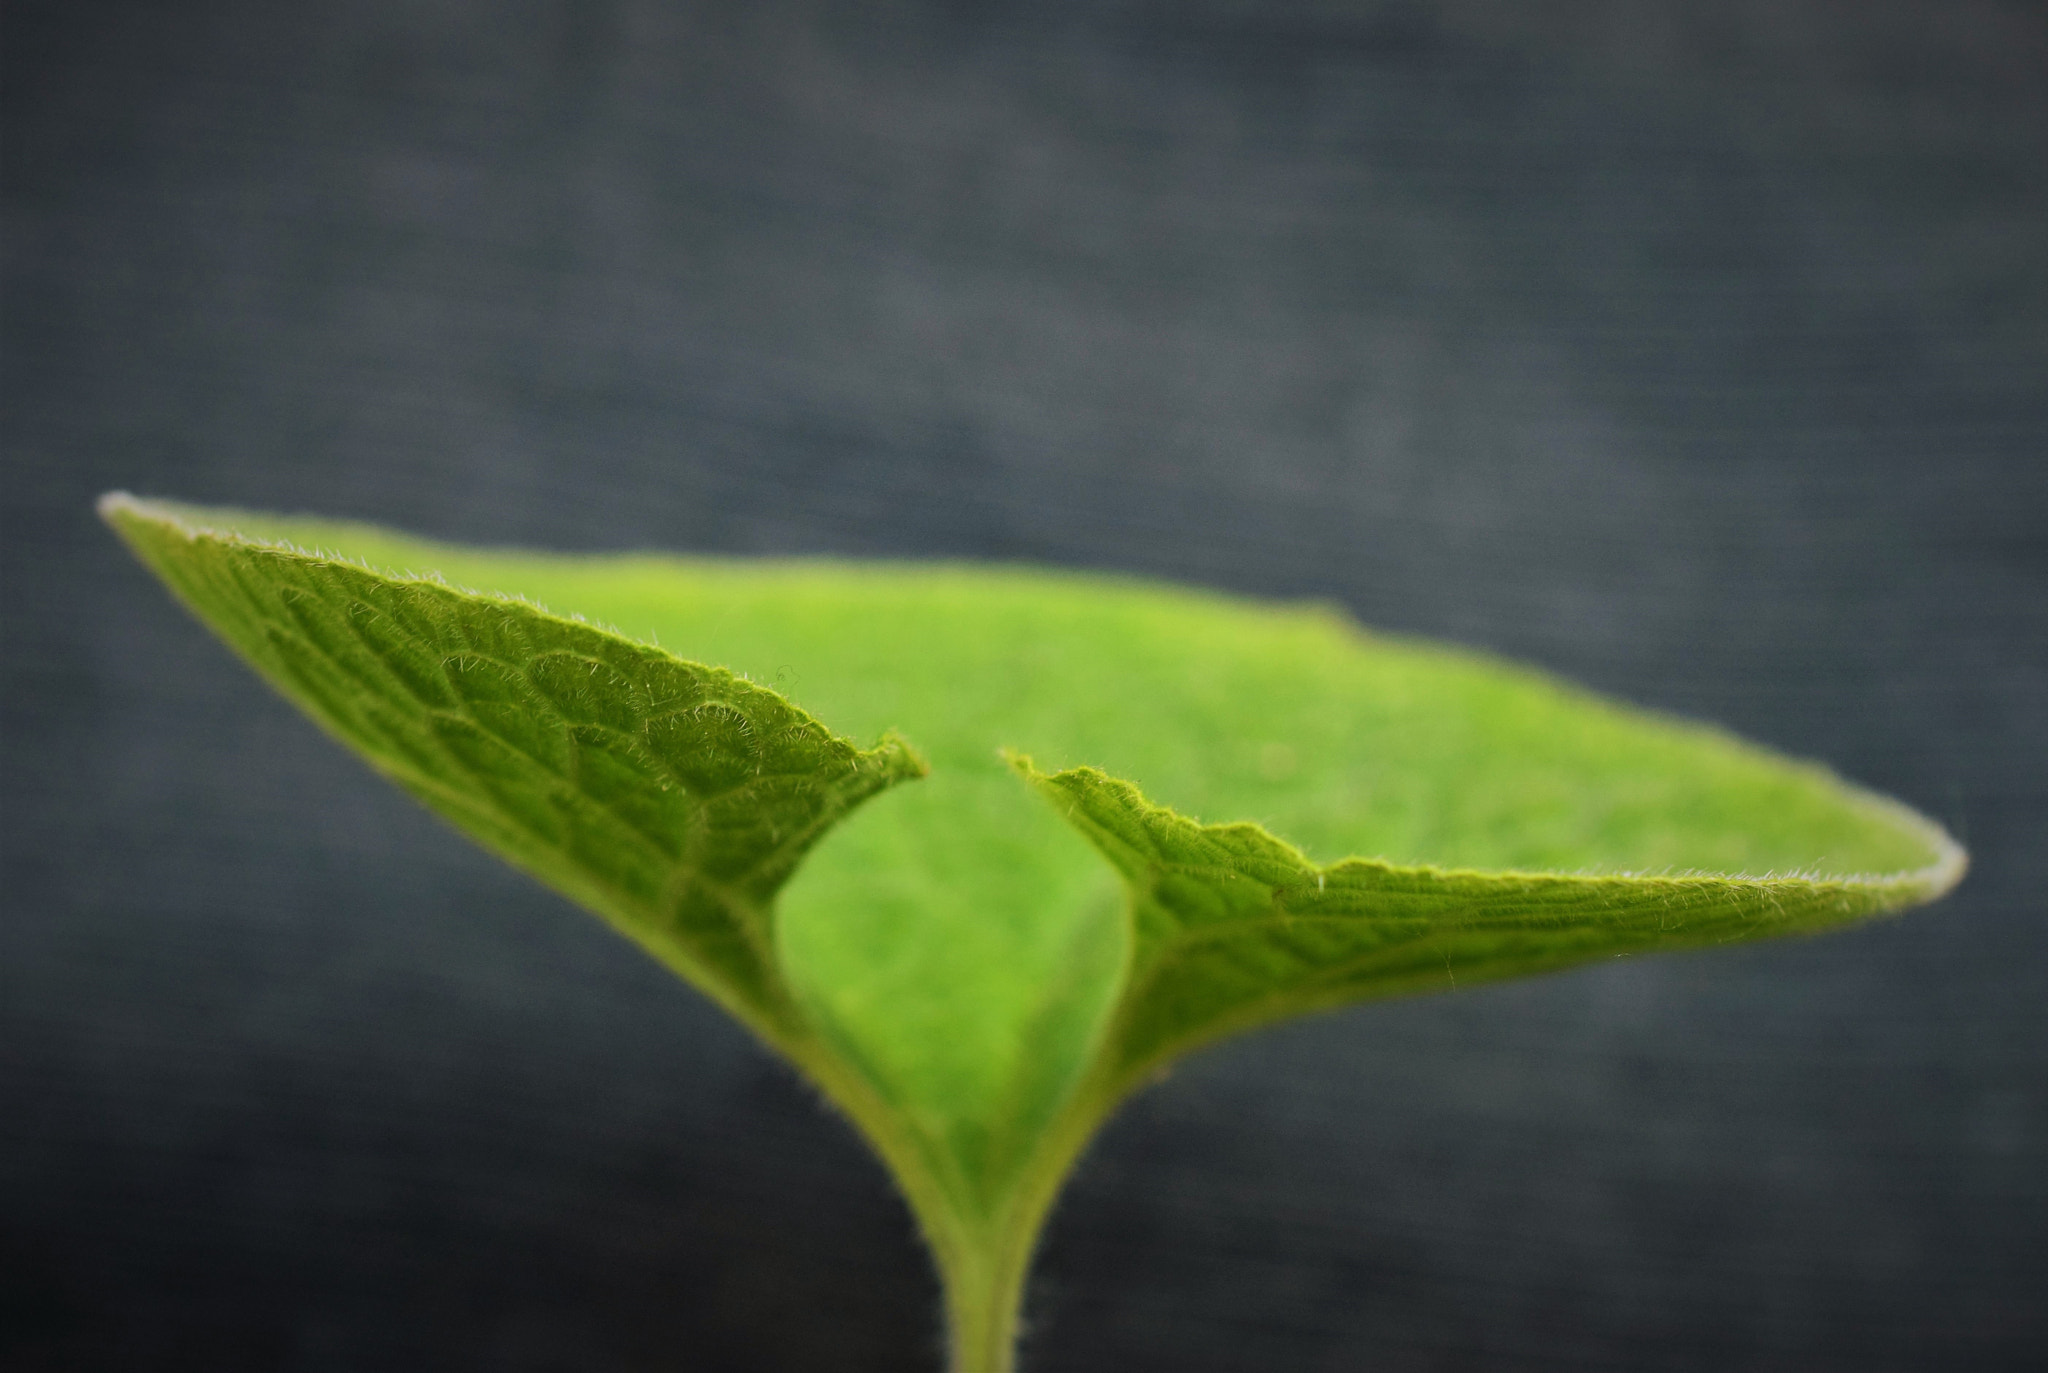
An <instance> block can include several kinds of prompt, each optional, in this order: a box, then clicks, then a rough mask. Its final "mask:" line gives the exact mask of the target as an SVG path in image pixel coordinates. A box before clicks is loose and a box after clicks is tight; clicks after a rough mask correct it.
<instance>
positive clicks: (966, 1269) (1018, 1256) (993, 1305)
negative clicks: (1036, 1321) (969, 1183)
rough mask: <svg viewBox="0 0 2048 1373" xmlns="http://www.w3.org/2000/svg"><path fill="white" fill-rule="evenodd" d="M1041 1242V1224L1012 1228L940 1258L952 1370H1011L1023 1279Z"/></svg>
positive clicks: (995, 1372)
mask: <svg viewBox="0 0 2048 1373" xmlns="http://www.w3.org/2000/svg"><path fill="white" fill-rule="evenodd" d="M1037 1240H1038V1227H1037V1226H1035V1225H1032V1226H1028V1227H1027V1226H1021V1225H1020V1226H1014V1227H1011V1228H1010V1229H1009V1230H1008V1231H1007V1232H1005V1233H1003V1234H1000V1235H997V1236H995V1237H994V1239H993V1242H992V1243H989V1244H988V1245H987V1246H986V1247H983V1248H978V1249H977V1250H976V1251H973V1252H970V1253H969V1254H965V1255H960V1256H957V1257H955V1258H954V1259H953V1260H952V1261H950V1262H947V1261H944V1260H942V1261H941V1263H940V1266H939V1271H940V1279H941V1281H942V1282H943V1283H944V1284H945V1288H946V1329H947V1339H948V1343H949V1344H950V1345H951V1347H952V1361H951V1367H952V1373H1013V1370H1014V1369H1015V1368H1016V1366H1017V1364H1016V1360H1017V1333H1018V1331H1017V1326H1018V1322H1019V1318H1020V1315H1021V1313H1022V1309H1023V1305H1024V1280H1025V1278H1026V1276H1027V1275H1028V1274H1029V1272H1030V1269H1031V1251H1032V1249H1033V1248H1034V1247H1035V1245H1036V1243H1037Z"/></svg>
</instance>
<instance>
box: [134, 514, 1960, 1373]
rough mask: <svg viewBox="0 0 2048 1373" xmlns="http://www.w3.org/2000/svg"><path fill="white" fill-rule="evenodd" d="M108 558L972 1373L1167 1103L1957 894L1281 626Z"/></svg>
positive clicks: (235, 531) (1467, 663)
mask: <svg viewBox="0 0 2048 1373" xmlns="http://www.w3.org/2000/svg"><path fill="white" fill-rule="evenodd" d="M103 511H104V513H105V514H106V515H107V517H108V519H109V520H110V521H111V522H112V523H113V524H114V525H115V526H116V527H117V528H118V529H119V530H120V531H121V532H122V534H123V535H124V536H125V537H126V538H127V539H128V540H129V542H130V543H131V544H132V545H133V546H134V547H135V549H136V551H137V552H138V553H139V554H140V555H141V556H142V557H143V559H144V560H145V561H146V562H148V563H149V565H150V566H151V567H153V568H154V569H155V570H156V571H157V572H158V573H159V575H161V576H162V577H163V578H164V580H165V581H166V582H168V583H169V584H170V585H171V587H172V588H173V589H174V590H175V591H177V592H178V594H179V595H180V596H181V597H182V598H183V599H184V600H185V601H186V602H187V604H189V605H190V606H191V607H192V608H193V609H194V610H195V611H197V612H198V614H199V615H200V616H201V618H203V619H204V620H206V621H207V623H208V624H210V625H211V626H213V628H214V629H215V630H216V631H217V632H219V633H220V634H221V636H222V637H223V638H225V639H227V640H228V641H229V642H230V643H231V644H233V645H234V646H235V647H236V648H237V649H238V650H240V651H241V652H242V653H243V654H244V655H245V656H247V657H248V658H249V659H250V660H251V661H252V662H253V663H254V664H255V665H256V666H257V667H258V669H259V670H261V671H262V672H263V673H264V674H265V676H267V677H268V678H269V679H270V680H271V681H272V682H273V683H274V684H276V685H277V686H278V687H279V689H280V690H282V691H284V692H285V693H286V694H287V695H288V696H290V697H291V698H292V699H293V700H295V701H296V702H298V703H299V704H300V705H301V706H303V707H304V708H305V709H306V710H307V711H308V712H309V713H310V714H312V715H313V716H314V717H315V718H316V719H318V720H319V721H321V723H323V724H324V725H325V726H326V727H327V728H328V729H330V730H331V731H333V732H334V733H335V734H337V735H338V736H340V737H341V738H342V739H343V740H344V741H346V742H347V743H349V744H350V745H352V746H353V747H355V748H356V749H358V750H359V751H361V752H362V753H363V754H365V755H366V756H367V757H368V758H369V759H370V761H371V762H372V763H373V764H374V765H375V766H377V767H378V768H379V769H380V770H381V771H383V772H384V773H386V774H387V775H388V776H390V777H392V778H393V779H394V780H396V781H397V782H399V783H400V784H401V785H402V786H404V787H406V788H407V789H408V790H409V791H411V792H412V793H413V794H414V795H415V796H417V797H419V798H420V799H421V800H422V801H424V802H425V803H426V804H427V805H428V806H430V807H432V808H433V809H435V810H437V811H438V812H440V813H441V814H442V815H444V816H446V817H447V818H448V819H450V820H452V821H453V822H454V823H456V824H457V825H459V826H461V827H462V828H463V829H464V830H466V831H467V832H469V833H470V834H472V835H473V836H475V837H476V838H478V839H479V840H481V841H482V842H484V843H485V844H487V845H488V846H490V847H491V848H492V849H494V850H495V851H496V852H498V853H500V854H502V855H503V856H505V857H507V858H508V859H510V860H512V861H513V862H515V863H518V864H520V865H521V866H523V867H525V868H527V869H528V870H530V871H532V872H533V873H535V874H536V875H538V876H539V877H541V878H542V879H543V880H545V881H547V882H549V883H550V884H552V885H554V886H555V887H556V888H558V889H559V890H561V891H563V892H565V893H567V894H568V895H570V896H571V897H573V898H575V899H576V900H578V901H580V902H582V903H583V904H585V905H587V906H589V907H590V908H591V909H593V910H595V911H597V912H599V913H600V914H601V915H603V916H605V917H606V918H607V919H609V920H610V921H611V922H612V923H614V924H615V925H617V926H618V927H619V928H621V929H622V930H624V931H625V932H626V933H627V934H629V935H630V936H631V937H633V938H635V939H637V940H638V941H639V942H640V943H642V944H643V945H644V946H646V947H647V948H648V949H649V950H650V951H652V952H653V953H654V954H655V955H656V956H657V957H659V958H661V959H662V960H663V961H664V962H665V963H667V964H668V965H669V966H670V967H672V968H674V969H675V970H676V971H678V972H679V973H681V974H682V975H683V976H685V977H686V978H688V979H689V980H690V981H692V982H693V983H695V984H696V985H697V986H698V987H700V988H702V989H703V990H705V991H706V992H707V993H709V994H710V995H712V996H713V997H715V998H716V999H717V1000H718V1001H719V1002H720V1003H721V1004H722V1005H724V1006H725V1007H726V1008H727V1009H728V1010H730V1011H732V1012H733V1013H734V1014H735V1015H737V1016H738V1017H739V1018H740V1019H741V1020H743V1021H745V1022H746V1023H747V1024H748V1025H749V1026H751V1027H752V1028H753V1029H754V1030H755V1031H756V1032H757V1033H758V1034H760V1035H761V1036H762V1037H763V1038H764V1039H765V1040H767V1041H768V1042H769V1043H771V1044H772V1045H774V1046H775V1047H776V1048H777V1049H779V1050H780V1051H781V1052H783V1053H784V1054H786V1055H787V1056H788V1057H790V1058H791V1059H792V1060H794V1061H795V1062H796V1063H798V1064H799V1065H800V1066H802V1067H803V1068H804V1069H805V1070H806V1071H807V1072H809V1073H810V1074H811V1075H812V1076H813V1077H814V1078H815V1079H816V1080H817V1081H818V1082H819V1084H820V1085H821V1086H822V1087H823V1088H824V1089H825V1090H826V1091H827V1092H828V1093H829V1094H830V1095H831V1096H832V1097H833V1098H834V1099H835V1100H836V1101H837V1102H839V1104H840V1105H841V1106H842V1107H843V1108H844V1109H845V1110H846V1111H847V1113H848V1114H849V1115H850V1116H851V1117H852V1118H853V1119H854V1121H855V1122H856V1123H857V1124H858V1125H859V1126H860V1127H861V1128H862V1130H863V1131H864V1132H865V1133H866V1134H867V1136H868V1138H869V1139H870V1141H871V1142H872V1143H873V1144H874V1145H875V1147H876V1148H877V1150H878V1151H879V1152H880V1153H881V1154H882V1156H883V1157H884V1158H885V1159H886V1160H887V1161H888V1163H889V1165H890V1167H891V1169H892V1171H893V1172H894V1173H895V1175H896V1177H897V1179H898V1181H899V1183H900V1184H901V1185H902V1186H903V1189H904V1192H905V1194H906V1196H907V1197H908V1198H909V1200H910V1202H911V1205H912V1207H913V1209H914V1210H915V1211H916V1212H917V1215H918V1218H919V1221H920V1223H921V1224H922V1225H923V1227H924V1229H925V1232H926V1235H927V1236H928V1238H929V1239H930V1240H931V1242H932V1245H933V1247H934V1250H935V1252H936V1254H937V1256H938V1260H939V1264H940V1268H941V1270H942V1273H943V1275H944V1276H945V1278H946V1284H947V1293H948V1311H949V1315H950V1318H951V1321H952V1325H953V1332H954V1350H955V1360H956V1364H957V1366H958V1367H959V1368H960V1369H962V1370H974V1371H975V1373H980V1371H981V1370H995V1369H1002V1368H1007V1367H1008V1366H1009V1364H1008V1360H1009V1346H1010V1343H1011V1337H1012V1333H1013V1329H1014V1326H1013V1319H1014V1311H1015V1305H1016V1300H1017V1295H1018V1292H1019V1290H1020V1284H1021V1282H1022V1277H1023V1272H1024V1268H1025V1265H1026V1263H1027V1261H1028V1258H1029V1252H1030V1246H1031V1244H1032V1241H1033V1238H1034V1236H1035V1235H1036V1233H1037V1229H1038V1226H1039V1224H1040V1222H1041V1220H1042V1218H1043V1215H1044V1211H1045V1208H1046V1207H1047V1206H1048V1205H1049V1203H1050V1201H1051V1199H1052V1197H1053V1195H1054V1193H1055V1192H1056V1190H1057V1188H1058V1184H1059V1182H1060V1180H1061V1178H1063V1177H1064V1175H1065V1173H1066V1171H1067V1169H1068V1168H1069V1167H1070V1166H1071V1164H1072V1161H1073V1159H1074V1157H1075V1155H1076V1154H1077V1152H1078V1151H1079V1150H1080V1148H1081V1147H1082V1146H1083V1145H1084V1144H1085V1143H1086V1141H1087V1139H1088V1137H1089V1135H1090V1134H1091V1133H1092V1132H1093V1130H1094V1129H1095V1127H1096V1126H1097V1125H1099V1124H1100V1123H1101V1121H1102V1119H1103V1118H1104V1116H1106V1115H1107V1114H1108V1112H1109V1111H1110V1110H1111V1109H1113V1107H1114V1106H1115V1104H1116V1102H1117V1101H1118V1100H1120V1099H1121V1098H1122V1097H1123V1096H1124V1095H1125V1094H1127V1093H1128V1092H1129V1091H1130V1090H1131V1089H1132V1087H1133V1086H1135V1085H1136V1084H1137V1083H1138V1082H1140V1081H1142V1080H1143V1079H1144V1078H1145V1077H1146V1076H1147V1075H1148V1074H1150V1073H1151V1072H1152V1071H1153V1070H1154V1069H1155V1068H1157V1067H1158V1066H1159V1065H1160V1064H1161V1063H1163V1062H1164V1061H1166V1060H1167V1059H1169V1058H1171V1057H1172V1056H1174V1055H1176V1054H1178V1053H1181V1052H1183V1051H1185V1050H1187V1049H1188V1048H1191V1047H1193V1046H1195V1045H1197V1044H1200V1043H1203V1042H1205V1041H1208V1040H1212V1039H1215V1038H1217V1037H1219V1036H1221V1035H1224V1034H1228V1033H1230V1032H1232V1031H1235V1030H1240V1029H1244V1028H1248V1027H1250V1026H1254V1025H1258V1024H1262V1023H1265V1022H1268V1021H1272V1020H1276V1019H1279V1018H1282V1017H1285V1016H1289V1015H1294V1014H1298V1013H1301V1012H1304V1011H1308V1010H1313V1009H1317V1008H1321V1007H1326V1006H1332V1005H1336V1004H1340V1003H1344V1002H1349V1001H1356V1000H1362V999H1366V998H1370V997H1376V996H1386V995H1392V994H1397V993H1403V992H1411V991H1424V990H1433V989H1437V988H1442V987H1448V986H1453V985H1460V984H1463V983H1466V982H1479V981H1484V980H1488V979H1492V978H1500V977H1511V976H1517V975H1521V974H1527V973H1534V972H1541V971H1547V970H1550V969H1554V968H1560V967H1565V966H1568V965H1571V964H1575V963H1580V962H1584V961H1586V960H1589V959H1594V958H1601V957H1608V956H1613V955H1617V954H1623V953H1629V952H1635V951H1638V950H1646V949H1662V948H1680V947H1688V946H1697V945H1705V944H1716V943H1728V942H1733V941H1735V940H1739V939H1746V938H1751V937H1755V936H1760V935H1767V934H1775V933H1792V932H1802V931H1809V930H1816V929H1821V928H1824V927H1826V926H1829V925H1834V924H1840V923H1843V922H1845V921H1848V920H1852V919H1855V918H1857V917H1860V916H1865V915H1869V914H1873V913H1876V912H1879V911H1883V910H1889V909H1897V908H1899V907H1903V906H1906V905H1910V904H1912V903H1914V902H1917V901H1923V900H1928V899H1931V898H1932V897H1933V896H1936V895H1938V894H1939V893H1940V892H1941V891H1943V890H1945V889H1946V888H1947V887H1948V886H1950V885H1952V884H1953V883H1954V882H1955V881H1956V880H1957V879H1958V878H1959V877H1960V875H1961V872H1962V867H1963V856H1962V853H1961V851H1960V850H1959V849H1957V848H1956V846H1955V845H1954V844H1953V842H1952V841H1950V840H1949V839H1948V837H1947V836H1946V835H1945V834H1943V833H1942V832H1941V831H1940V829H1939V828H1938V827H1936V826H1934V825H1933V824H1931V823H1930V822H1928V821H1926V820H1924V819H1922V818H1921V817H1919V816H1917V815H1915V814H1913V813H1912V812H1910V811H1907V810H1906V809H1904V808H1903V807H1900V806H1898V805H1896V804H1894V803H1892V802H1889V801H1885V800H1883V799H1881V798H1877V797H1874V796H1871V795H1869V794H1867V793H1863V792H1859V791H1856V790H1854V789H1853V788H1850V787H1848V786H1846V785H1845V784H1843V783H1842V782H1840V781H1839V780H1838V779H1836V778H1834V777H1833V776H1832V775H1831V774H1829V773H1827V772H1826V771H1824V770H1822V769H1820V768H1817V767H1813V766H1811V765H1805V764H1797V763H1792V762H1788V761H1786V760H1783V759H1780V758H1777V757H1774V756H1772V755H1770V754H1767V753H1765V752H1763V751H1761V750H1758V749H1755V748H1752V747H1750V746H1747V745H1744V744H1742V743H1740V742H1738V741H1736V740H1734V739H1731V738H1729V737H1728V736H1726V735H1724V734H1721V733H1719V732H1717V731H1714V730H1710V729H1705V728H1702V727H1699V726H1696V725H1689V724H1683V723H1680V722H1677V721H1674V720H1670V719H1665V718H1661V717H1656V716H1652V715H1647V714H1644V713H1641V712H1636V711H1630V710H1627V709H1624V708H1622V707H1619V706H1616V705H1614V704H1611V703H1609V702H1606V701H1603V700H1601V699H1599V698H1596V697H1593V696H1591V695H1589V694H1586V693H1584V692H1580V691H1578V690H1576V689H1573V688H1570V687H1567V686H1564V685H1562V684H1560V683H1557V682H1555V681H1553V680H1551V679H1549V678H1546V677H1542V676H1540V675H1537V674H1534V673H1530V672H1528V671H1525V670H1521V669H1516V668H1511V667H1508V666H1505V665H1503V664H1499V663H1495V662H1491V661H1488V660H1485V659H1483V658H1480V657H1477V656H1475V655H1471V654H1464V653H1458V652H1453V651H1450V650H1446V649H1443V648H1438V647H1432V646H1427V645H1421V644H1415V643H1408V642H1401V641H1395V640H1390V639H1385V638H1380V637H1376V636H1370V635H1367V634H1365V633H1364V632H1363V631H1361V630H1359V629H1358V628H1357V627H1356V626H1354V625H1352V624H1350V623H1349V622H1348V621H1346V620H1344V619H1343V618H1342V617H1341V616H1340V615H1338V614H1336V613H1334V612H1332V611H1329V610H1327V609H1323V608H1320V607H1316V606H1287V605H1275V604H1269V603H1261V602H1251V601H1241V600H1233V599H1230V598H1226V597H1221V596H1216V595H1210V594H1203V593H1196V592H1191V591H1186V590H1181V589H1177V588H1170V587H1163V586H1158V585H1152V584H1146V583H1141V582H1136V581H1130V580H1124V579H1117V578H1108V577H1089V576H1081V575H1075V574H1061V573H1049V572H1039V571H1023V570H1016V569H1001V568H993V569H992V568H969V567H959V566H928V567H912V566H904V565H896V566H890V565H855V564H835V563H828V562H779V563H777V562H757V561H743V560H695V559H674V558H646V557H630V558H621V557H607V558H563V557H551V556H542V555H533V554H512V553H494V552H487V551H479V550H474V549H459V548H451V547H445V546H437V545H432V544H426V543H420V542H415V541H412V540H408V539H404V538H401V537H399V536H396V535H392V534H389V533H387V532H384V531H380V530H375V529H369V528H365V527H361V526H350V525H339V524H327V523H320V522H314V521H302V520H287V519H279V518H277V517H272V516H258V515H250V514H245V513H241V512H232V511H206V510H195V509H190V508H185V507H177V506H170V505H163V504H157V503H145V502H140V501H135V500H132V499H130V498H127V497H111V498H109V499H108V501H107V502H106V503H105V504H104V505H103ZM313 550H321V551H317V552H316V551H313ZM458 587H474V588H479V590H476V591H468V590H458V589H457V588H458ZM543 606H545V607H548V609H546V610H543V609H542V608H541V607H543ZM554 612H560V614H572V615H575V616H577V617H579V618H577V619H574V620H571V619H563V618H561V617H560V614H557V613H554ZM596 624H604V625H609V626H615V627H616V628H608V629H600V628H597V627H595V625H596ZM656 644H659V645H664V646H666V647H667V648H669V649H672V650H673V651H674V652H675V653H676V654H679V655H681V656H679V657H676V656H671V655H670V653H669V652H665V651H663V649H662V648H658V647H654V646H653V645H656ZM703 664H716V665H717V666H705V665H703ZM763 684H768V685H763ZM771 688H772V689H771ZM791 702H799V703H801V705H802V707H803V709H798V708H797V706H796V705H794V704H791ZM806 711H808V712H810V713H809V714H806V713H805V712H806ZM899 730H900V731H901V732H902V737H900V738H899V737H898V735H897V734H896V731H899ZM834 731H837V733H835V732H834ZM843 735H851V736H853V737H855V738H863V739H876V740H879V741H880V742H878V743H877V744H876V745H875V747H873V748H872V749H871V750H869V751H866V752H862V751H861V750H860V749H859V748H857V747H856V746H855V745H853V744H851V743H849V742H847V741H846V739H845V738H844V737H842V736H843ZM906 739H907V740H908V741H910V742H908V743H906V742H904V740H906ZM913 744H914V746H915V751H913V747H912V746H913ZM925 760H929V765H928V770H927V763H926V761H925ZM1033 760H1036V762H1034V761H1033ZM1039 763H1042V764H1044V765H1045V766H1046V767H1047V768H1049V769H1052V770H1051V771H1049V772H1048V771H1040V770H1039V766H1038V764H1039ZM913 778H921V779H922V780H919V781H917V782H916V784H915V785H912V786H902V787H893V784H894V783H897V782H901V781H906V780H909V779H913ZM892 788H893V789H892ZM1048 802H1049V803H1050V804H1047V803H1048ZM1169 807H1171V809H1169ZM1192 816H1201V817H1204V819H1207V820H1210V821H1216V822H1222V823H1211V824H1204V823H1201V822H1200V821H1197V820H1195V819H1192V818H1188V817H1192ZM814 846H815V847H814ZM799 863H801V867H800V868H799V866H798V865H799Z"/></svg>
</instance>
